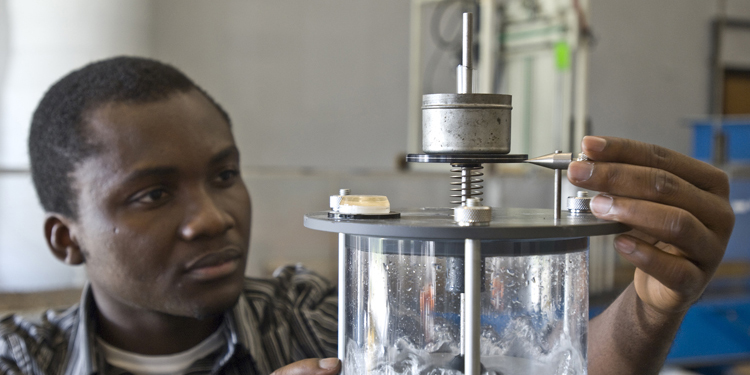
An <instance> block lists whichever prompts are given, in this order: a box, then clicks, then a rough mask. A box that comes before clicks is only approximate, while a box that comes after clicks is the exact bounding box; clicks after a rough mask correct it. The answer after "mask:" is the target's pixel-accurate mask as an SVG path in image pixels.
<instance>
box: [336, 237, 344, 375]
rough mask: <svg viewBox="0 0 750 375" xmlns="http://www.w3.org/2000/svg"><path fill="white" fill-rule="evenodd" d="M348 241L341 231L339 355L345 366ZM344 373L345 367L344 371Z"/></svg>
mask: <svg viewBox="0 0 750 375" xmlns="http://www.w3.org/2000/svg"><path fill="white" fill-rule="evenodd" d="M345 271H346V243H345V235H344V233H339V285H338V288H339V301H338V303H339V306H338V307H339V316H338V319H339V322H338V323H339V332H338V334H339V337H338V340H339V341H338V351H339V353H338V357H339V360H340V361H341V364H342V366H343V364H344V355H345V354H346V353H345V350H346V273H345ZM341 373H342V374H343V367H342V372H341Z"/></svg>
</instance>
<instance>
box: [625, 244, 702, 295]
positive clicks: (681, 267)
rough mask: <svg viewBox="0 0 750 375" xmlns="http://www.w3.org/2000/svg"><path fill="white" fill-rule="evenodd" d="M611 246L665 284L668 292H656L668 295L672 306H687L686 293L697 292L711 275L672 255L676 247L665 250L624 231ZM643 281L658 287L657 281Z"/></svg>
mask: <svg viewBox="0 0 750 375" xmlns="http://www.w3.org/2000/svg"><path fill="white" fill-rule="evenodd" d="M615 249H617V251H618V252H619V253H620V254H621V255H622V256H623V257H624V258H625V259H627V260H628V261H630V262H631V263H633V265H635V266H636V267H638V268H639V269H640V270H641V271H643V272H644V273H646V274H648V275H649V276H651V277H653V278H654V279H655V280H657V281H659V283H661V284H663V285H664V286H666V287H667V288H669V289H670V290H671V292H667V293H669V295H664V293H665V292H664V291H661V292H659V293H656V295H659V298H660V299H662V300H663V299H672V300H673V301H672V303H670V305H673V306H684V307H688V306H690V304H692V302H694V301H692V300H689V299H686V296H699V295H700V294H701V293H702V288H703V287H704V285H705V284H706V280H707V279H708V278H710V277H711V275H710V274H707V273H706V272H705V271H704V270H701V269H700V268H699V267H698V266H696V265H695V264H693V263H692V262H690V261H688V260H687V259H685V258H683V257H681V256H679V255H674V253H677V252H679V251H674V250H673V249H670V250H671V251H665V250H662V249H659V248H657V247H656V246H653V245H651V244H649V243H647V242H644V241H642V240H640V239H638V238H635V237H632V236H629V235H627V234H623V235H619V236H617V238H616V239H615ZM643 285H644V286H643V287H644V288H654V289H658V290H661V288H659V286H658V285H651V286H649V284H648V283H644V284H643ZM639 295H641V296H649V295H655V293H639ZM688 298H689V297H688ZM647 302H654V301H647ZM662 302H663V301H662ZM654 305H658V304H654Z"/></svg>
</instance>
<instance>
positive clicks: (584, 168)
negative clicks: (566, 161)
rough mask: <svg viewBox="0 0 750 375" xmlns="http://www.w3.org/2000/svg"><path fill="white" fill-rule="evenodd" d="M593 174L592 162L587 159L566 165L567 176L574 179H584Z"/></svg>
mask: <svg viewBox="0 0 750 375" xmlns="http://www.w3.org/2000/svg"><path fill="white" fill-rule="evenodd" d="M592 174H594V163H592V162H589V161H583V162H573V163H570V165H569V166H568V176H570V177H571V178H573V179H574V180H576V181H586V180H588V179H589V178H591V175H592Z"/></svg>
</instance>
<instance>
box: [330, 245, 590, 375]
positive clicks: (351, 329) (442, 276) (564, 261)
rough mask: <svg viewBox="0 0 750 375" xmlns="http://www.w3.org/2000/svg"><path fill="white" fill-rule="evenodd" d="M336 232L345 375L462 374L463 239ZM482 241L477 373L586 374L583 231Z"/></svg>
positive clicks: (586, 260) (585, 295)
mask: <svg viewBox="0 0 750 375" xmlns="http://www.w3.org/2000/svg"><path fill="white" fill-rule="evenodd" d="M340 238H342V239H343V241H344V246H343V247H344V251H345V252H346V267H345V274H344V280H343V281H344V282H345V285H344V286H343V287H344V288H345V295H346V297H345V306H344V308H343V310H344V314H345V317H344V319H345V324H344V331H345V332H343V335H342V336H343V337H344V338H345V341H346V342H345V354H344V361H343V366H344V367H343V374H346V375H354V374H388V375H396V374H412V375H417V374H420V375H421V374H427V375H433V374H462V373H463V364H462V328H461V326H462V319H461V312H462V294H463V293H464V274H463V250H464V241H463V240H460V239H411V238H383V237H373V236H365V235H354V234H344V235H343V237H340ZM481 248H482V271H481V273H482V278H481V279H482V281H481V309H480V310H481V312H480V322H481V339H480V350H481V355H480V357H481V364H482V369H483V370H482V373H483V374H497V375H500V374H502V375H521V374H523V375H526V374H535V375H548V374H549V375H573V374H576V375H580V374H586V365H587V361H586V340H587V328H588V238H587V237H581V238H563V239H560V238H557V239H541V240H540V239H534V240H482V242H481ZM341 318H342V317H339V319H341Z"/></svg>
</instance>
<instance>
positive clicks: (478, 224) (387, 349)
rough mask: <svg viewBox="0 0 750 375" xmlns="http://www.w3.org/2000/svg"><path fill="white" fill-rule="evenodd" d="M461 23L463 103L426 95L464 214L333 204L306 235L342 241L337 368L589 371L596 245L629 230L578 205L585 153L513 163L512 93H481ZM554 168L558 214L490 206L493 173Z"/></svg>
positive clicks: (429, 131) (432, 147) (431, 145)
mask: <svg viewBox="0 0 750 375" xmlns="http://www.w3.org/2000/svg"><path fill="white" fill-rule="evenodd" d="M471 30H472V16H471V14H469V13H467V14H464V33H463V35H464V48H463V50H464V53H463V61H462V65H461V66H459V74H458V84H457V86H458V90H457V91H458V94H431V95H425V96H424V97H423V107H422V108H423V142H422V143H423V151H424V152H425V153H424V154H410V155H408V156H407V161H409V162H427V163H448V164H451V166H452V167H453V168H454V169H453V170H454V171H455V172H458V173H457V175H456V176H455V179H456V180H457V181H456V182H454V183H453V184H454V185H455V186H456V188H455V189H454V190H455V191H456V193H457V194H455V195H454V197H455V198H456V199H455V201H454V202H452V203H454V204H458V206H457V207H455V208H406V209H394V210H391V208H390V204H389V202H388V201H387V198H385V197H379V196H359V195H351V194H350V192H349V191H346V190H342V191H341V192H340V193H339V194H338V195H334V196H332V197H330V202H329V203H330V206H331V210H330V211H322V212H315V213H311V214H308V215H305V226H306V227H308V228H311V229H315V230H321V231H328V232H335V233H339V327H338V329H339V332H338V333H339V342H338V345H339V347H338V348H339V358H340V359H341V360H342V365H343V368H342V373H343V374H345V375H354V374H388V375H396V374H413V375H417V374H420V375H421V374H427V375H437V374H467V375H478V374H497V375H500V374H502V375H521V374H524V375H525V374H538V375H547V374H549V375H573V374H576V375H582V374H586V373H587V370H586V365H587V360H586V348H587V341H586V340H587V329H588V308H589V306H588V237H589V236H596V235H605V234H612V233H619V232H623V231H625V230H627V228H626V227H625V226H623V225H621V224H619V223H615V222H608V221H604V220H599V219H597V218H595V217H594V216H593V215H592V214H590V213H588V201H589V200H590V197H588V196H587V194H586V193H583V192H582V193H580V194H578V195H577V196H575V197H570V198H568V211H565V212H562V210H561V202H560V201H561V198H560V188H559V186H560V178H561V177H560V176H561V175H560V170H561V169H565V168H567V165H568V164H569V163H570V162H571V161H572V160H577V159H578V160H581V159H584V158H585V156H583V155H579V156H574V155H572V154H569V153H567V154H566V153H560V152H555V153H553V154H550V155H545V156H543V157H540V158H536V159H531V160H528V157H527V155H513V154H510V153H509V152H510V110H511V98H510V96H509V95H499V94H475V93H472V87H471V82H472V63H471V60H472V59H471V48H469V46H471V45H472V44H471V34H472V33H471ZM527 161H528V162H532V163H534V164H538V165H542V166H546V167H549V168H552V169H554V170H555V181H554V186H555V200H554V201H555V207H554V208H553V209H551V210H550V209H524V208H496V207H495V208H490V207H487V206H483V205H482V203H481V202H482V200H481V194H482V192H481V188H482V187H481V185H479V183H480V182H481V179H480V178H479V177H480V176H481V172H479V170H481V168H482V164H484V163H518V162H527Z"/></svg>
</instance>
